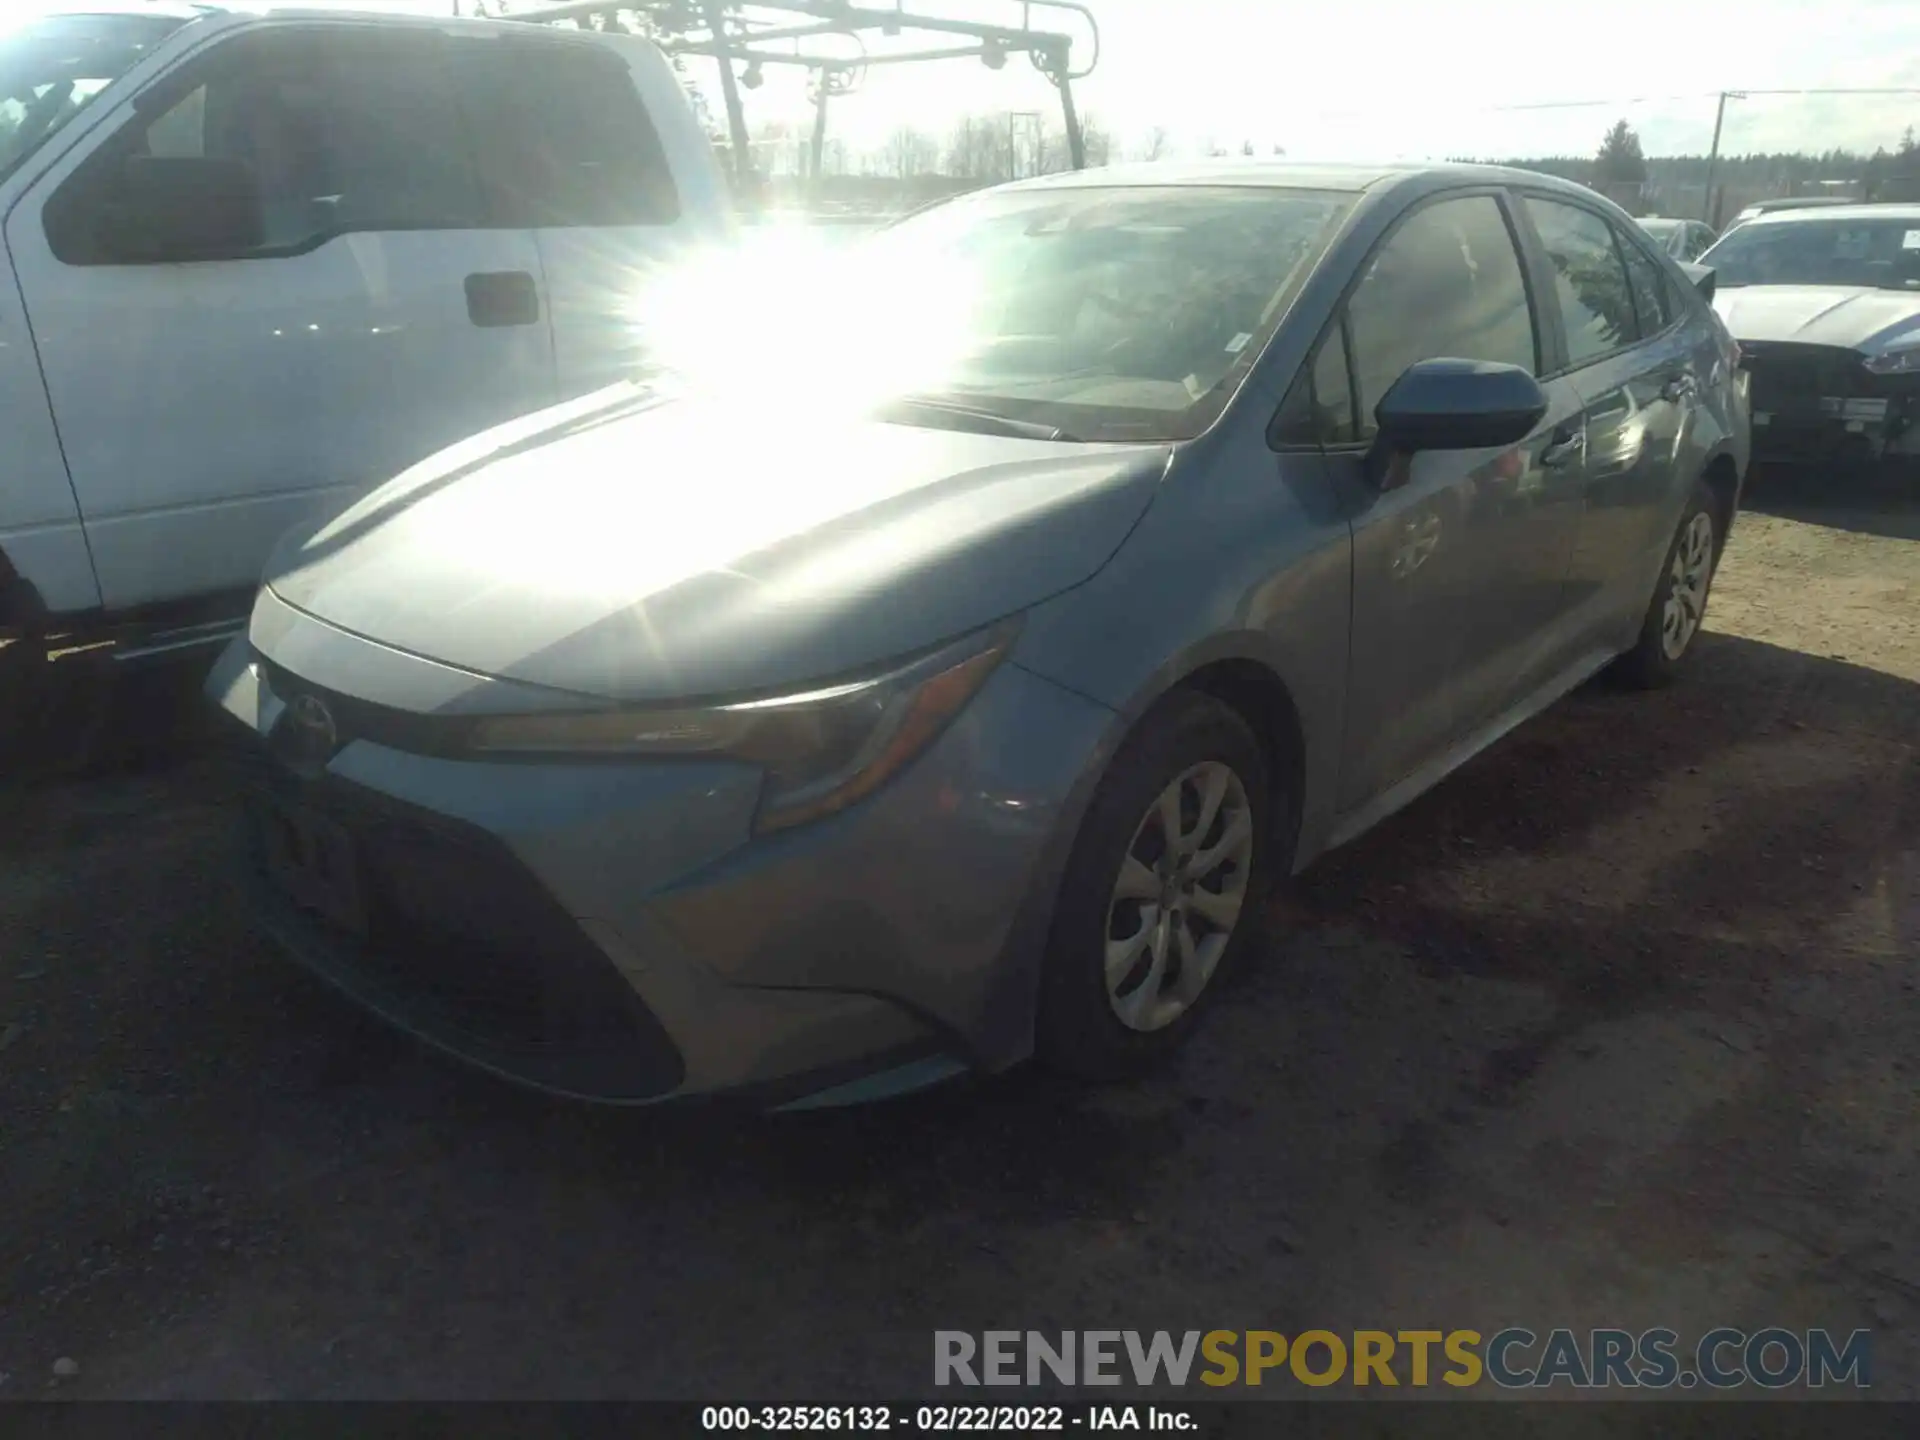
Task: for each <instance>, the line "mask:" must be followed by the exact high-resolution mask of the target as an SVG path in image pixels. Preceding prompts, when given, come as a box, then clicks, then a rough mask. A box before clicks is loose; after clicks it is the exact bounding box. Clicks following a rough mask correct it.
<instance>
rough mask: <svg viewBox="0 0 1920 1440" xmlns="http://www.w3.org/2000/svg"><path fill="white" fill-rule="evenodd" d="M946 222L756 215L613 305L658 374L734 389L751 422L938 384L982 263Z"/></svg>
mask: <svg viewBox="0 0 1920 1440" xmlns="http://www.w3.org/2000/svg"><path fill="white" fill-rule="evenodd" d="M944 233H945V229H944V227H939V226H933V227H927V226H915V227H913V229H912V232H911V235H910V237H909V236H908V235H907V234H906V233H905V232H903V233H902V234H901V235H896V234H894V233H892V232H881V233H879V234H876V235H871V236H864V237H860V238H857V239H855V240H853V241H851V242H848V241H846V240H836V239H830V238H826V236H825V235H824V234H823V231H822V229H821V228H819V227H808V226H803V225H797V224H769V225H764V226H756V227H752V228H751V229H750V230H749V231H748V232H747V233H745V234H744V235H743V236H742V237H741V238H740V239H739V240H738V241H737V242H734V243H732V244H728V245H724V246H716V247H713V248H711V249H707V250H704V251H701V252H698V253H696V254H692V255H688V256H684V257H681V258H679V259H677V260H675V261H673V262H671V263H669V264H666V265H663V266H662V267H661V268H659V269H657V270H656V271H654V272H653V273H652V274H651V275H649V276H648V277H647V278H646V279H645V280H644V281H643V282H641V283H640V284H639V285H638V286H637V287H636V289H635V290H634V292H633V294H632V295H631V296H630V297H628V299H627V301H626V304H625V306H624V311H625V314H626V316H627V317H628V320H629V323H631V324H632V326H633V327H634V330H635V333H636V336H637V338H638V341H639V344H640V347H641V350H642V352H643V354H644V355H645V357H646V364H647V367H648V369H649V370H650V371H651V372H653V374H654V375H655V377H656V378H657V379H658V380H659V381H660V383H663V384H666V385H669V386H671V387H672V388H675V389H681V388H684V389H686V390H688V391H691V392H692V393H695V394H701V395H708V396H712V397H715V398H722V399H724V398H728V397H733V398H737V399H738V400H740V401H741V402H742V403H743V404H745V405H747V406H749V407H750V408H749V409H747V410H745V411H744V412H743V414H745V415H746V416H748V417H749V419H748V423H752V424H762V423H766V422H768V421H772V420H777V419H781V418H788V417H793V416H804V417H806V418H807V419H808V420H809V421H810V422H811V423H813V424H818V423H819V422H820V421H821V420H822V419H823V418H829V417H851V416H854V415H859V414H863V413H867V412H869V411H871V410H872V409H873V408H874V407H875V406H877V405H879V404H881V403H882V402H883V401H885V400H887V399H889V398H891V397H895V396H899V395H903V394H912V393H917V392H920V391H927V390H937V389H940V388H942V387H943V386H944V385H945V384H947V383H949V381H950V379H951V377H952V376H953V374H954V372H955V370H956V367H957V366H958V365H959V363H960V362H961V361H962V360H964V359H965V356H966V352H967V350H968V347H969V342H970V340H971V339H972V338H973V337H974V336H976V335H977V333H978V326H977V325H976V324H975V319H976V315H975V312H976V309H977V307H978V304H979V297H980V294H981V290H982V285H981V277H980V274H979V271H978V269H977V267H976V266H974V265H971V264H969V263H967V262H966V261H965V260H964V259H963V258H962V257H960V256H958V255H956V254H954V253H952V252H951V251H950V250H949V249H947V247H945V246H943V245H941V244H940V243H939V242H940V239H941V237H942V235H943V234H944Z"/></svg>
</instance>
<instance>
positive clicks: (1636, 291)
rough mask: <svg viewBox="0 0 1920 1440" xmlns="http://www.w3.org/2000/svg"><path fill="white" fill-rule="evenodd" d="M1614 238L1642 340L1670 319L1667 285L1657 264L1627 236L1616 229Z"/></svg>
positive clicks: (1664, 326)
mask: <svg viewBox="0 0 1920 1440" xmlns="http://www.w3.org/2000/svg"><path fill="white" fill-rule="evenodd" d="M1614 240H1615V242H1616V243H1617V244H1618V245H1619V246H1620V253H1621V255H1622V256H1624V257H1625V259H1626V262H1627V286H1628V289H1629V290H1631V291H1632V294H1633V313H1634V316H1635V318H1636V319H1638V321H1639V322H1640V323H1639V330H1638V334H1639V335H1640V336H1641V337H1642V338H1643V339H1644V338H1645V337H1646V336H1649V335H1658V334H1659V333H1660V332H1661V331H1662V330H1664V329H1666V328H1667V321H1669V320H1670V319H1672V318H1673V317H1672V314H1671V313H1670V312H1669V311H1668V309H1667V287H1666V284H1665V282H1664V281H1663V279H1662V278H1661V274H1662V272H1661V270H1660V267H1659V266H1658V265H1656V264H1655V263H1654V261H1653V257H1652V256H1650V255H1648V254H1647V252H1646V251H1644V250H1642V249H1641V248H1640V247H1639V246H1638V245H1636V244H1634V243H1633V241H1632V239H1631V238H1629V237H1628V236H1625V235H1622V234H1620V233H1619V231H1617V230H1616V231H1615V232H1614Z"/></svg>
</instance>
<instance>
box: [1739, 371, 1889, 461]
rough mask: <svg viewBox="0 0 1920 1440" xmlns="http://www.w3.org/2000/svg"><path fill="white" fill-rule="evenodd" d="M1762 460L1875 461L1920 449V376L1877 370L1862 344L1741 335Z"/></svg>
mask: <svg viewBox="0 0 1920 1440" xmlns="http://www.w3.org/2000/svg"><path fill="white" fill-rule="evenodd" d="M1741 366H1742V368H1743V369H1745V370H1746V371H1747V372H1748V374H1749V376H1750V377H1751V385H1752V391H1751V397H1752V408H1753V452H1754V458H1755V459H1757V460H1761V461H1785V462H1789V463H1803V464H1805V463H1818V462H1823V461H1834V460H1842V461H1845V460H1854V461H1873V460H1880V459H1883V458H1886V457H1887V456H1906V455H1916V454H1920V376H1916V375H1876V374H1874V373H1873V372H1871V371H1869V370H1868V369H1867V368H1866V367H1865V365H1864V364H1863V363H1862V357H1861V355H1860V353H1859V352H1858V351H1855V350H1848V349H1842V348H1840V347H1837V346H1828V345H1797V344H1786V343H1777V342H1776V343H1758V342H1755V343H1749V342H1746V341H1742V342H1741Z"/></svg>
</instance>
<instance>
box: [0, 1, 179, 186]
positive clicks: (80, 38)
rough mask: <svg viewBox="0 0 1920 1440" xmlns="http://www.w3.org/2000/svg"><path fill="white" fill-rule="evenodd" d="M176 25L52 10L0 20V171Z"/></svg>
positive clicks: (17, 162)
mask: <svg viewBox="0 0 1920 1440" xmlns="http://www.w3.org/2000/svg"><path fill="white" fill-rule="evenodd" d="M179 28H180V21H178V20H177V19H172V18H169V17H166V16H159V15H51V16H40V17H38V18H35V19H31V20H25V21H15V22H14V23H12V24H4V23H0V178H4V177H5V176H7V175H10V174H12V173H13V172H14V171H15V170H17V169H18V168H19V167H20V166H21V164H23V163H24V162H25V161H26V159H27V157H28V156H30V155H32V154H33V153H34V151H36V150H38V149H39V148H40V147H41V146H42V145H44V144H46V143H47V141H48V140H50V139H52V138H53V136H54V135H55V134H57V133H58V132H59V130H60V129H61V127H62V126H64V125H65V124H66V123H67V122H68V121H70V120H71V119H73V117H74V116H76V115H78V114H79V113H80V112H81V111H82V110H83V109H85V108H86V107H87V105H88V104H89V103H90V102H91V101H92V100H93V98H94V97H95V96H96V95H98V94H99V93H100V92H101V91H102V90H104V89H106V88H107V86H108V85H110V84H112V83H113V82H114V81H115V80H117V79H119V78H120V77H121V76H122V75H124V74H126V72H127V71H129V70H131V69H132V68H133V67H134V66H135V65H137V64H138V63H139V62H140V61H141V60H143V59H145V58H146V56H147V55H148V54H149V53H151V51H152V50H153V49H154V47H155V46H157V45H159V44H160V42H161V41H163V40H165V39H166V38H167V36H169V35H171V34H172V33H173V32H174V31H175V30H177V29H179Z"/></svg>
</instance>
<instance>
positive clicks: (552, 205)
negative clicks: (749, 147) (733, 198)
mask: <svg viewBox="0 0 1920 1440" xmlns="http://www.w3.org/2000/svg"><path fill="white" fill-rule="evenodd" d="M461 49H462V52H463V61H462V64H463V71H462V73H463V76H464V77H466V78H463V81H462V83H461V85H460V92H461V95H462V97H463V99H464V101H465V103H466V104H467V106H468V111H469V118H470V126H471V129H472V132H473V134H474V135H475V136H476V137H477V139H478V141H479V149H480V155H481V165H482V168H483V171H484V172H485V173H486V175H487V179H488V188H489V190H490V191H491V192H492V194H493V196H494V209H495V213H496V215H498V216H500V217H501V219H502V220H504V221H506V222H508V223H512V224H515V225H524V226H526V227H528V228H529V229H530V230H531V231H532V232H533V235H534V239H535V243H536V244H537V245H538V247H539V250H540V263H541V267H542V270H543V271H544V273H545V275H546V277H547V284H548V287H549V291H550V296H551V300H552V307H553V330H554V340H553V346H554V360H555V365H556V367H557V371H558V386H559V392H560V395H561V398H562V399H571V398H573V397H574V396H577V395H583V394H587V393H589V392H591V391H594V390H598V389H600V388H602V387H603V386H606V385H609V384H612V383H614V382H615V381H618V380H623V379H627V378H631V377H633V376H635V375H637V374H642V373H644V372H645V369H646V366H647V354H646V345H645V340H644V334H643V329H644V320H645V314H644V309H645V304H646V291H647V287H648V285H649V284H652V283H655V281H656V277H658V276H659V275H660V273H661V267H662V266H663V265H664V264H665V263H667V262H670V261H671V260H673V259H674V258H675V257H676V256H678V255H681V254H684V253H686V251H687V250H688V249H690V248H691V247H693V246H695V245H698V244H700V243H702V242H705V241H710V240H713V239H715V238H718V237H719V236H720V235H722V234H723V233H725V232H726V231H727V230H728V229H729V228H730V223H731V202H730V200H729V199H728V197H727V194H726V190H725V181H724V179H723V178H722V177H721V175H720V171H719V168H718V165H717V163H716V162H715V160H714V157H713V150H712V147H711V146H710V145H709V144H708V142H707V139H706V137H705V136H704V135H703V134H702V133H701V131H700V127H699V124H698V122H697V121H696V120H695V118H694V115H693V112H692V109H691V106H690V105H689V103H688V101H687V99H686V97H685V94H684V93H683V92H682V90H681V89H680V85H679V82H678V80H677V78H676V77H675V75H674V73H673V70H672V67H671V66H669V65H668V63H667V61H666V59H665V57H664V56H662V55H661V53H660V52H659V50H657V49H656V48H655V47H654V46H653V45H652V44H651V43H649V42H647V41H645V40H639V39H634V38H627V39H624V40H620V39H615V38H613V37H610V36H596V37H594V39H592V40H586V39H583V38H581V37H577V36H574V37H569V36H566V35H564V34H547V33H542V32H540V31H537V30H534V29H533V28H532V27H528V30H527V33H526V34H524V35H519V34H510V35H506V36H501V37H499V38H497V39H495V40H491V41H489V42H487V43H476V44H467V45H463V46H462V47H461Z"/></svg>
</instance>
